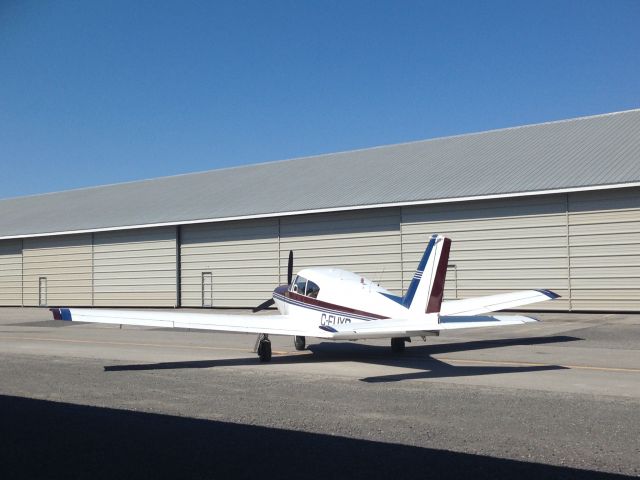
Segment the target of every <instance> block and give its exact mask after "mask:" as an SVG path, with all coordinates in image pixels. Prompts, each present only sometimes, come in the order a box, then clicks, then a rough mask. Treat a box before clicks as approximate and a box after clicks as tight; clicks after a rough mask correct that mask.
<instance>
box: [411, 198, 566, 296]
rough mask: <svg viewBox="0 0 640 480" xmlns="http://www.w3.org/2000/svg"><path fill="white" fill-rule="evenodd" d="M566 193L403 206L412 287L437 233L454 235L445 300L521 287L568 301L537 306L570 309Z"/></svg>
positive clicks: (520, 288)
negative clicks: (430, 240)
mask: <svg viewBox="0 0 640 480" xmlns="http://www.w3.org/2000/svg"><path fill="white" fill-rule="evenodd" d="M566 203H567V200H566V195H553V196H551V195H549V196H540V197H529V198H509V199H500V200H487V201H474V202H461V203H450V204H446V205H423V206H412V207H403V209H402V242H403V243H402V246H403V248H402V253H403V268H404V281H405V287H406V286H407V283H408V281H409V280H410V279H411V275H412V274H413V272H414V270H415V268H416V265H417V263H418V261H419V259H420V256H421V255H422V252H423V251H424V247H425V243H426V241H427V238H428V236H429V235H430V234H431V233H440V234H444V235H447V236H449V237H451V239H452V241H453V243H452V245H451V254H450V257H449V269H448V272H447V282H446V284H445V299H454V298H467V297H476V296H482V295H492V294H496V293H504V292H509V291H513V290H522V289H531V288H534V289H539V288H547V289H551V290H553V291H555V292H557V293H559V294H560V295H562V297H563V298H561V299H559V300H556V301H555V302H546V303H540V304H537V305H534V306H532V307H533V308H535V309H545V308H547V309H549V308H552V309H565V308H567V309H568V308H569V300H568V299H569V278H568V277H569V264H568V231H567V223H566V215H567V214H566Z"/></svg>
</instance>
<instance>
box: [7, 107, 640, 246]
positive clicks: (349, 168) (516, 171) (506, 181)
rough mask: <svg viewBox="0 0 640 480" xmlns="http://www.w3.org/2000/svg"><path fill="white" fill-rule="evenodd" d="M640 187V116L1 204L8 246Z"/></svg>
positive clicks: (555, 124)
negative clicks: (43, 238) (51, 237)
mask: <svg viewBox="0 0 640 480" xmlns="http://www.w3.org/2000/svg"><path fill="white" fill-rule="evenodd" d="M636 184H638V185H640V109H636V110H629V111H625V112H617V113H609V114H604V115H596V116H591V117H582V118H576V119H571V120H563V121H557V122H549V123H542V124H537V125H528V126H522V127H515V128H506V129H501V130H493V131H488V132H482V133H473V134H466V135H459V136H454V137H446V138H436V139H432V140H425V141H418V142H412V143H405V144H399V145H390V146H383V147H376V148H368V149H363V150H355V151H349V152H341V153H333V154H327V155H318V156H313V157H305V158H298V159H292V160H283V161H277V162H269V163H262V164H257V165H250V166H241V167H234V168H225V169H219V170H211V171H208V172H202V173H192V174H186V175H178V176H172V177H163V178H156V179H152V180H143V181H136V182H129V183H122V184H115V185H106V186H100V187H92V188H82V189H78V190H69V191H64V192H57V193H49V194H43V195H34V196H28V197H18V198H11V199H7V200H0V238H17V237H29V236H38V235H44V234H52V233H72V232H82V231H100V230H112V229H120V228H132V227H141V226H154V225H171V224H185V223H197V222H205V221H206V222H209V221H221V220H228V219H239V218H256V217H267V216H279V215H287V214H299V213H308V212H313V211H337V210H349V209H355V208H368V207H376V206H393V205H407V204H420V203H435V202H443V201H457V200H462V199H480V198H492V197H501V196H518V195H530V194H541V193H553V192H560V191H573V190H584V189H595V188H603V187H604V188H610V187H613V186H618V187H620V186H631V185H636Z"/></svg>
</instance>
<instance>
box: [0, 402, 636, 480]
mask: <svg viewBox="0 0 640 480" xmlns="http://www.w3.org/2000/svg"><path fill="white" fill-rule="evenodd" d="M0 411H1V412H2V419H3V429H2V435H1V436H0V465H1V468H0V471H1V472H2V473H3V478H7V479H9V478H10V479H20V478H29V479H35V478H43V479H44V478H46V479H58V478H61V479H65V480H68V479H69V478H91V479H103V478H104V479H114V478H136V479H145V478H150V479H164V478H171V479H175V478H208V479H218V478H219V479H223V478H224V479H227V478H229V479H231V478H234V479H235V478H246V479H254V478H279V479H285V478H295V479H297V480H299V479H300V478H304V479H316V478H318V479H320V478H321V479H323V480H324V479H328V478H367V479H375V478H385V479H388V478H396V477H397V476H398V475H400V476H401V477H402V478H438V479H451V478H470V477H473V478H474V479H478V480H480V479H485V478H487V479H489V478H490V479H494V480H495V479H510V480H511V479H513V478H517V479H519V480H523V479H541V478H563V479H569V478H580V479H596V478H598V479H624V478H632V477H628V476H624V475H618V474H608V473H602V472H595V471H590V470H580V469H575V468H568V467H562V466H552V465H545V464H541V463H533V462H524V461H518V460H506V459H500V458H495V457H490V456H483V455H473V454H466V453H456V452H450V451H446V450H439V449H432V448H422V447H415V446H407V445H398V444H388V443H382V442H376V441H368V440H358V439H352V438H347V437H340V436H334V435H325V434H315V433H306V432H299V431H293V430H283V429H277V428H266V427H258V426H250V425H241V424H234V423H228V422H221V421H212V420H202V419H192V418H184V417H176V416H170V415H160V414H153V413H141V412H131V411H127V410H115V409H109V408H98V407H89V406H82V405H73V404H68V403H58V402H51V401H44V400H34V399H28V398H21V397H13V396H4V395H0ZM270 421H272V422H273V421H275V422H277V419H270Z"/></svg>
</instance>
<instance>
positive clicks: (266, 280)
mask: <svg viewBox="0 0 640 480" xmlns="http://www.w3.org/2000/svg"><path fill="white" fill-rule="evenodd" d="M181 263H182V265H181V286H182V305H183V306H185V307H201V306H202V274H203V272H211V277H212V297H213V306H214V307H245V308H246V307H254V306H256V305H258V304H260V303H262V302H263V301H265V300H267V299H269V298H271V294H272V292H273V289H274V288H275V287H276V286H277V285H278V220H277V219H266V220H249V221H240V222H223V223H212V224H203V225H186V226H184V227H182V246H181Z"/></svg>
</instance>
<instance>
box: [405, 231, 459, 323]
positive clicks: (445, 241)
mask: <svg viewBox="0 0 640 480" xmlns="http://www.w3.org/2000/svg"><path fill="white" fill-rule="evenodd" d="M450 249H451V239H450V238H447V237H443V236H441V235H432V236H431V238H430V239H429V244H428V245H427V248H426V249H425V251H424V254H423V255H422V260H420V264H419V265H418V269H417V270H416V273H415V275H414V276H413V279H412V280H411V283H410V284H409V288H408V290H407V293H406V294H405V296H404V297H403V299H402V305H404V306H405V307H407V308H408V309H409V311H411V312H415V313H437V312H439V311H440V305H442V296H443V294H444V281H445V278H446V276H447V263H448V262H449V251H450Z"/></svg>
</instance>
